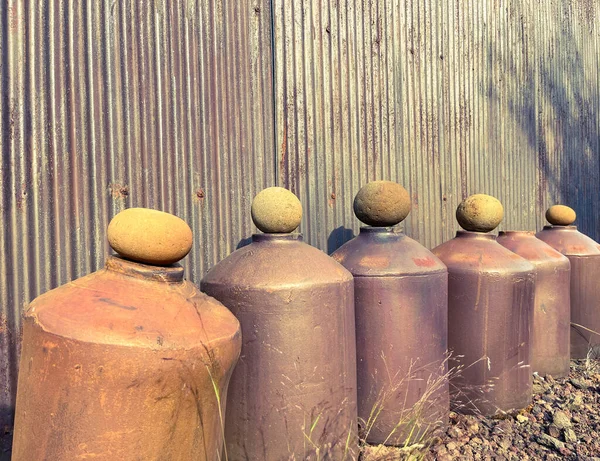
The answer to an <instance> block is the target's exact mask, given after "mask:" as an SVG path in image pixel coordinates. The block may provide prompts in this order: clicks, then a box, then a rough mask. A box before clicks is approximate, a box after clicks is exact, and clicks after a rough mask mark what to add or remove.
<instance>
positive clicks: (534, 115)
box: [483, 2, 600, 241]
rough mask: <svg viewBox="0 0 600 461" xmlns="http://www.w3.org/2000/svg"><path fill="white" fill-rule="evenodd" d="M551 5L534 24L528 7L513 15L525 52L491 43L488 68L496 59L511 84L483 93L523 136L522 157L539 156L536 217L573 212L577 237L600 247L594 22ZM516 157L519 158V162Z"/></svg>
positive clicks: (568, 4) (567, 5)
mask: <svg viewBox="0 0 600 461" xmlns="http://www.w3.org/2000/svg"><path fill="white" fill-rule="evenodd" d="M549 3H550V2H548V4H546V5H544V6H543V8H544V12H543V13H540V14H538V15H537V16H536V17H535V18H536V19H532V18H530V17H528V15H531V14H532V13H531V11H528V10H531V7H530V6H527V5H525V4H518V5H513V6H512V7H511V8H512V9H513V11H512V14H511V16H512V18H511V19H509V21H516V23H511V24H510V25H509V26H507V27H511V28H520V30H521V33H522V35H523V39H522V42H523V43H522V44H520V46H521V47H522V48H519V45H515V49H510V46H509V47H507V45H506V43H502V42H501V41H502V40H503V39H504V38H505V37H502V38H500V39H499V40H489V42H488V44H487V46H488V54H489V60H488V65H491V64H492V63H491V61H492V57H494V58H496V59H499V65H500V69H501V73H502V77H501V78H502V79H503V80H505V81H502V82H501V83H500V84H498V85H495V84H494V82H493V80H492V79H491V78H490V80H489V81H488V82H487V85H488V87H487V88H484V89H483V91H484V92H485V93H486V96H487V97H488V98H489V99H490V101H491V102H492V103H496V104H500V105H502V104H505V105H506V108H507V110H508V112H509V113H510V115H511V117H512V119H513V120H512V122H514V123H516V126H518V127H520V129H521V130H522V131H523V133H524V134H525V137H526V139H527V143H528V149H523V151H525V150H526V151H528V152H529V154H528V155H531V153H533V154H534V156H533V158H532V160H533V161H534V162H535V163H536V165H537V167H538V171H537V178H536V180H537V184H536V189H537V207H536V208H537V209H538V212H539V213H540V214H542V213H543V212H544V211H545V208H546V207H547V206H549V205H553V204H556V203H562V204H565V205H568V206H570V207H572V208H573V209H575V211H576V212H577V221H576V222H575V224H576V225H577V226H578V228H579V230H580V231H581V232H583V233H585V234H587V235H589V236H590V237H592V238H594V239H595V240H596V241H598V240H600V219H599V209H600V208H599V207H600V189H599V184H600V140H599V139H598V127H599V118H598V117H599V116H600V107H599V103H600V100H599V97H600V94H599V92H598V77H597V75H596V73H597V72H596V65H597V63H598V60H599V59H598V56H597V52H596V46H594V44H592V46H590V45H589V41H592V42H593V41H597V39H596V37H598V31H597V30H595V28H596V26H595V21H592V20H591V18H592V17H594V16H595V14H591V13H590V12H589V11H587V12H585V11H580V10H579V9H577V8H576V7H575V6H573V5H572V4H571V2H557V3H556V4H555V5H550V4H549ZM592 8H596V9H597V8H598V7H597V6H592ZM553 9H557V10H558V11H554V10H553ZM519 18H520V19H519ZM519 20H520V21H521V23H520V24H519V23H518V21H519ZM515 30H516V29H515ZM517 33H518V32H517ZM519 50H521V51H522V52H519ZM507 88H510V89H511V90H507ZM500 123H506V121H502V120H500ZM518 155H521V153H520V152H515V153H513V156H515V161H516V156H518ZM514 180H525V178H522V177H519V178H514ZM540 221H541V220H540ZM540 221H538V222H540Z"/></svg>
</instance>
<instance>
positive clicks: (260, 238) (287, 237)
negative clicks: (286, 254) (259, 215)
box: [252, 232, 302, 243]
mask: <svg viewBox="0 0 600 461" xmlns="http://www.w3.org/2000/svg"><path fill="white" fill-rule="evenodd" d="M294 241H295V242H302V234H300V233H299V232H295V233H289V234H264V233H263V234H253V235H252V242H253V243H257V242H294Z"/></svg>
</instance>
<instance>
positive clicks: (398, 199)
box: [354, 181, 411, 227]
mask: <svg viewBox="0 0 600 461" xmlns="http://www.w3.org/2000/svg"><path fill="white" fill-rule="evenodd" d="M410 206H411V204H410V195H409V193H408V191H407V190H406V189H405V188H404V187H402V186H401V185H400V184H398V183H396V182H392V181H372V182H370V183H367V184H365V185H364V186H363V187H362V188H361V189H360V190H359V191H358V194H356V197H355V198H354V214H355V215H356V217H357V218H358V219H360V220H361V221H362V222H364V223H365V224H368V225H369V226H375V227H387V226H394V225H396V224H398V223H399V222H402V221H403V220H404V219H405V218H406V217H407V216H408V214H409V213H410Z"/></svg>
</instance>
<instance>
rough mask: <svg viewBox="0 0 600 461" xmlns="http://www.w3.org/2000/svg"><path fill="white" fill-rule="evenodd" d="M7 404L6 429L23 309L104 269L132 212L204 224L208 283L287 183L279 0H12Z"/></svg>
mask: <svg viewBox="0 0 600 461" xmlns="http://www.w3.org/2000/svg"><path fill="white" fill-rule="evenodd" d="M0 18H1V22H0V31H1V33H0V56H1V61H0V87H1V91H2V97H1V99H0V101H1V106H0V126H1V136H0V148H1V151H2V163H1V166H0V168H1V181H2V183H1V184H2V197H1V202H0V205H1V213H2V223H3V225H2V227H1V228H0V248H1V249H2V258H0V303H1V305H2V312H1V315H2V317H1V318H0V345H1V347H2V350H1V354H0V392H1V395H0V405H1V406H2V409H1V410H2V418H0V419H1V423H2V424H8V423H9V420H10V413H11V411H12V410H11V408H12V407H13V405H14V392H15V389H16V387H15V381H16V377H17V373H16V366H17V340H18V336H19V331H20V315H21V312H22V310H23V308H24V306H25V305H26V303H27V302H29V301H30V300H31V299H33V298H34V297H35V296H37V295H39V294H40V293H42V292H45V291H47V290H49V289H51V288H53V287H56V286H58V285H60V284H64V283H66V282H68V281H70V280H72V279H75V278H76V277H78V276H81V275H83V274H85V273H89V272H91V271H93V270H96V269H98V268H99V267H100V266H101V265H102V264H103V263H104V259H105V257H106V254H107V244H106V241H105V229H106V226H107V224H108V222H109V220H110V218H111V217H112V216H113V215H114V214H116V213H117V212H118V211H120V210H122V209H123V208H125V207H132V206H147V207H152V208H157V209H161V210H164V211H169V212H172V213H174V214H176V215H178V216H180V217H182V218H183V219H185V220H186V221H187V222H188V223H189V224H190V226H191V227H192V229H193V231H194V236H195V245H194V248H193V249H192V252H191V254H190V256H189V257H187V258H186V260H185V261H184V265H185V269H186V276H187V277H188V278H190V279H191V280H193V281H196V282H199V281H200V278H201V276H202V275H203V274H204V273H205V272H206V271H207V270H208V268H209V267H210V266H212V265H213V264H215V263H216V262H217V261H218V260H220V259H222V258H223V257H225V256H226V255H228V254H229V253H231V252H232V251H233V250H234V249H235V248H236V246H237V245H238V244H239V243H240V241H242V240H244V239H245V238H247V237H248V236H249V235H250V234H251V233H252V227H251V226H252V223H251V220H250V216H249V209H250V202H251V200H252V197H253V196H254V195H255V193H256V192H257V191H259V190H261V189H262V188H264V187H267V186H271V185H273V184H274V183H275V165H274V162H273V161H272V159H273V158H274V153H273V149H274V146H273V142H274V137H273V132H274V129H273V96H272V93H273V89H272V81H273V79H272V64H271V63H272V52H271V22H270V21H271V10H270V5H269V2H268V1H259V0H257V1H256V2H253V3H252V4H250V2H229V1H225V0H203V1H200V0H198V1H194V0H190V1H183V0H181V1H179V0H178V1H159V0H156V1H144V0H122V1H112V0H104V1H99V2H96V1H94V2H92V1H89V2H79V1H72V0H69V1H67V0H52V1H39V2H30V1H27V0H10V1H8V2H1V3H0Z"/></svg>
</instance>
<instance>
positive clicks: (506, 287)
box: [433, 194, 535, 415]
mask: <svg viewBox="0 0 600 461" xmlns="http://www.w3.org/2000/svg"><path fill="white" fill-rule="evenodd" d="M479 197H481V194H479V195H477V196H472V197H470V198H469V199H467V200H466V201H467V202H469V204H470V205H469V206H468V207H467V206H459V209H458V211H457V215H458V216H457V218H458V221H459V222H460V223H461V225H462V226H465V228H466V230H465V231H458V232H457V234H456V237H455V238H454V239H452V240H450V241H448V242H446V243H443V244H442V245H440V246H438V247H437V248H435V249H434V250H433V253H434V254H435V255H436V256H437V257H438V258H440V259H441V260H442V261H443V262H444V264H446V266H447V267H448V348H449V350H450V352H451V353H452V364H453V365H457V369H455V370H454V371H453V372H452V374H451V378H450V380H451V382H450V403H451V408H452V409H453V410H455V411H457V412H461V413H481V414H483V415H493V414H496V413H499V412H507V411H511V410H515V409H520V408H524V407H526V406H527V405H529V403H530V402H531V397H532V373H531V368H530V342H529V341H530V339H529V333H530V325H531V322H532V315H533V307H534V281H535V268H534V267H533V265H532V264H531V263H529V262H528V261H526V260H525V259H523V258H521V257H520V256H518V255H516V254H515V253H513V252H512V251H509V250H507V249H506V248H504V247H503V246H502V245H500V244H498V242H496V236H495V235H492V234H489V233H485V232H477V231H475V230H474V229H480V228H484V229H489V228H490V227H491V226H492V225H493V226H497V225H498V224H499V223H500V221H501V220H502V208H501V205H500V206H497V205H498V204H494V201H495V202H497V200H496V199H494V198H493V197H490V196H486V198H485V200H479ZM492 199H493V200H492ZM490 203H491V204H492V205H494V206H490V207H489V208H487V206H489V204H490ZM498 203H499V202H498ZM486 204H487V205H486ZM482 206H483V207H484V208H483V210H482V209H481V207H482ZM465 212H466V213H472V214H471V215H470V216H464V215H463V216H461V214H463V213H465ZM480 213H481V216H483V217H484V218H482V220H481V222H480V220H479V218H478V215H479V214H480Z"/></svg>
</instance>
